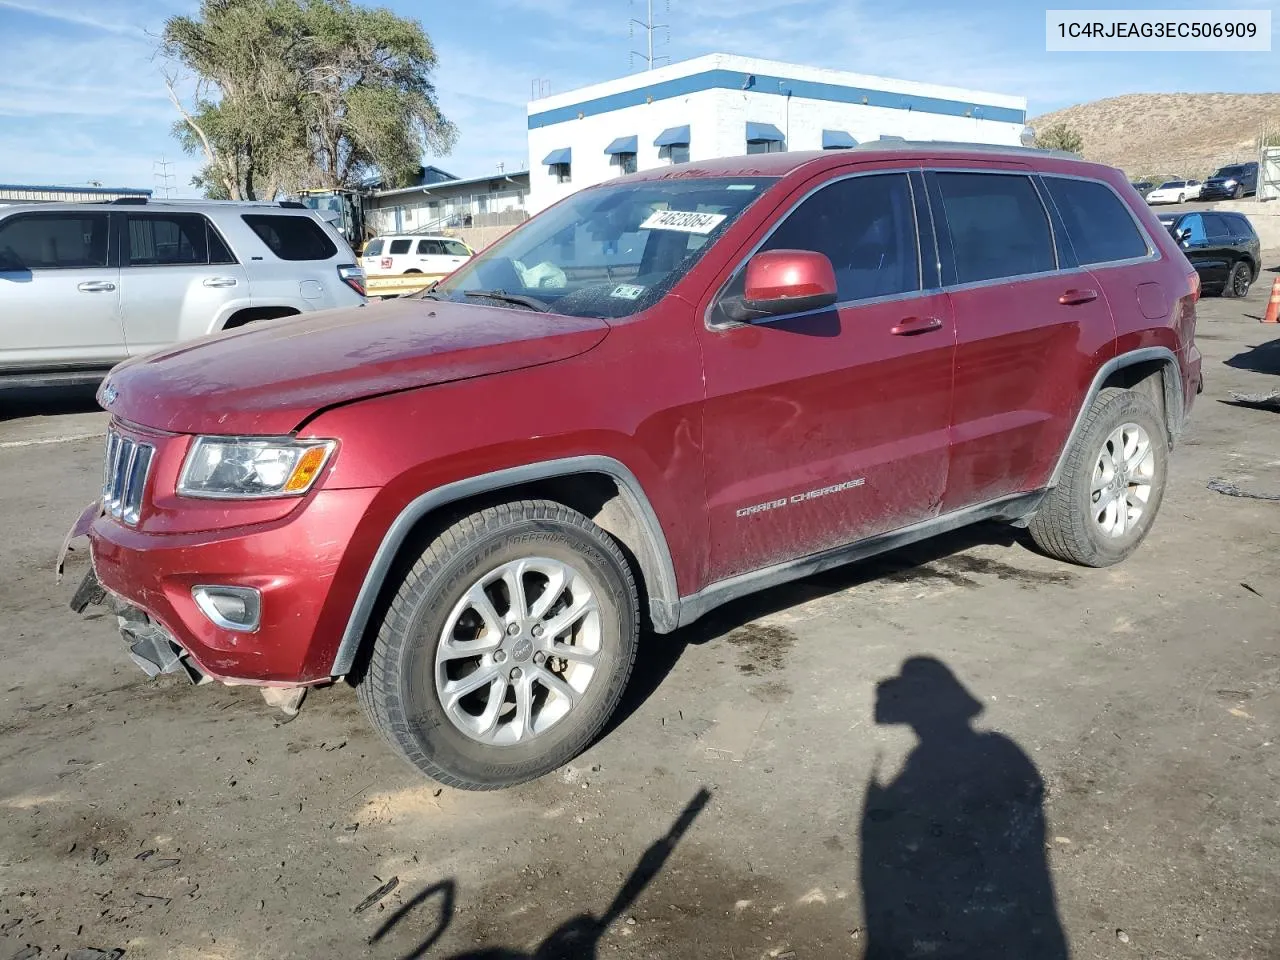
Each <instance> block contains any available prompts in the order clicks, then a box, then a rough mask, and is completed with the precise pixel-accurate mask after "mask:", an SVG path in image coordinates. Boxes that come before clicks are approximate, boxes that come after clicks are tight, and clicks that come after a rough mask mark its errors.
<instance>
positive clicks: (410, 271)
mask: <svg viewBox="0 0 1280 960" xmlns="http://www.w3.org/2000/svg"><path fill="white" fill-rule="evenodd" d="M421 272H422V271H421V270H415V269H413V268H410V269H408V270H406V271H405V272H404V275H405V276H406V277H407V276H409V274H411V273H421Z"/></svg>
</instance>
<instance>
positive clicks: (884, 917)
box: [861, 657, 1068, 960]
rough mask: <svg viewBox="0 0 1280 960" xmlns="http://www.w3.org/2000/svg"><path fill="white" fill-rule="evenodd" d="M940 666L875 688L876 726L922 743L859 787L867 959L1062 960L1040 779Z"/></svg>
mask: <svg viewBox="0 0 1280 960" xmlns="http://www.w3.org/2000/svg"><path fill="white" fill-rule="evenodd" d="M982 709H983V708H982V704H981V703H980V702H978V700H977V699H975V698H974V697H973V696H972V695H971V694H970V693H969V691H968V690H966V689H965V687H964V686H963V685H962V684H961V683H960V682H959V681H958V680H957V679H956V678H955V676H954V675H953V674H952V673H951V671H950V670H949V669H948V668H947V667H946V666H945V665H944V664H943V663H942V662H941V661H939V660H935V659H933V658H932V657H912V658H911V659H909V660H907V661H905V662H904V663H903V664H902V669H901V672H900V673H899V675H898V676H896V677H891V678H888V679H885V680H882V681H881V682H880V683H879V684H878V685H877V687H876V704H875V720H876V722H877V723H881V724H906V725H908V726H910V727H911V728H912V729H913V730H914V731H915V734H916V736H917V737H918V738H919V742H918V743H917V745H916V747H915V749H913V750H912V751H911V754H910V755H909V756H908V757H907V761H906V763H905V765H904V766H903V768H902V772H901V773H900V774H899V775H898V776H897V777H896V778H894V779H893V780H891V781H889V782H887V783H881V781H880V776H879V769H878V768H879V759H878V758H877V763H876V766H877V769H876V770H875V771H874V772H873V773H872V776H871V779H870V781H869V782H868V784H867V790H866V800H865V804H864V807H863V816H862V870H861V874H862V876H861V881H862V892H863V904H864V908H865V909H864V913H865V918H866V930H867V952H866V960H902V958H905V957H916V956H921V957H923V956H928V957H929V958H930V960H1030V958H1033V957H1034V958H1035V960H1066V958H1067V955H1068V954H1067V944H1066V939H1065V936H1064V934H1063V931H1062V926H1061V923H1060V922H1059V920H1058V915H1057V907H1056V902H1055V897H1054V891H1053V881H1052V880H1051V879H1050V876H1049V866H1048V862H1047V859H1046V856H1045V820H1044V809H1043V806H1042V804H1043V799H1044V782H1043V781H1042V780H1041V778H1040V774H1039V772H1038V771H1037V770H1036V767H1035V764H1033V763H1032V762H1031V760H1030V758H1029V757H1028V756H1027V755H1026V754H1025V753H1023V752H1022V750H1021V749H1020V748H1019V747H1018V745H1017V744H1016V743H1014V742H1013V741H1012V740H1010V739H1009V738H1008V737H1006V736H1004V735H1003V734H1000V733H993V732H986V731H980V730H975V729H974V728H973V727H972V725H971V724H972V722H973V720H974V718H976V717H977V716H978V715H979V714H981V713H982Z"/></svg>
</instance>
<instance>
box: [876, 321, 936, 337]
mask: <svg viewBox="0 0 1280 960" xmlns="http://www.w3.org/2000/svg"><path fill="white" fill-rule="evenodd" d="M941 329H942V321H941V320H939V319H938V318H937V317H907V318H906V319H905V320H899V321H898V323H897V324H896V325H895V326H892V327H890V328H889V332H890V333H892V334H893V335H894V336H895V337H912V336H915V335H916V334H917V333H928V332H929V331H930V330H941Z"/></svg>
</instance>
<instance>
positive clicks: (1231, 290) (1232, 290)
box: [1222, 260, 1253, 298]
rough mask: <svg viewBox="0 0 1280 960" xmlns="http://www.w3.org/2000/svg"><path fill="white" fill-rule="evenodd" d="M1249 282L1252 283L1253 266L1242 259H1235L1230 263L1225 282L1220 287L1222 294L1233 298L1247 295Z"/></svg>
mask: <svg viewBox="0 0 1280 960" xmlns="http://www.w3.org/2000/svg"><path fill="white" fill-rule="evenodd" d="M1251 283H1253V268H1252V267H1250V266H1249V264H1247V263H1245V262H1244V261H1243V260H1237V261H1236V262H1235V263H1233V264H1232V265H1231V272H1230V273H1228V274H1227V283H1226V286H1224V287H1223V288H1222V295H1223V296H1224V297H1235V298H1242V297H1247V296H1248V295H1249V285H1250V284H1251Z"/></svg>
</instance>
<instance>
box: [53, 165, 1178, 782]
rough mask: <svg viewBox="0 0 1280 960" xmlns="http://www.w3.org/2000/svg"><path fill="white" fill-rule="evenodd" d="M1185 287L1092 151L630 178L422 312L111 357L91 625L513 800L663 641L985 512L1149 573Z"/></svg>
mask: <svg viewBox="0 0 1280 960" xmlns="http://www.w3.org/2000/svg"><path fill="white" fill-rule="evenodd" d="M1198 295H1199V284H1198V282H1197V278H1196V275H1195V272H1194V271H1193V270H1192V269H1191V267H1190V265H1189V264H1188V263H1187V261H1186V258H1185V257H1183V255H1182V253H1181V252H1180V251H1179V249H1178V245H1177V244H1176V243H1175V242H1174V241H1173V239H1172V238H1171V237H1170V235H1169V234H1168V232H1167V231H1165V230H1164V229H1163V228H1162V227H1161V226H1160V223H1159V221H1158V220H1157V219H1156V218H1155V216H1154V215H1153V214H1152V213H1151V212H1150V211H1149V210H1148V209H1147V208H1146V206H1145V205H1144V204H1143V203H1142V201H1141V199H1140V198H1139V197H1138V195H1137V194H1136V193H1135V192H1134V190H1133V188H1132V187H1130V186H1129V184H1128V183H1127V182H1126V180H1125V178H1124V176H1123V174H1121V173H1120V171H1118V170H1113V169H1111V168H1109V167H1103V166H1098V165H1097V164H1092V163H1085V162H1083V161H1081V160H1079V159H1076V158H1073V157H1072V156H1070V155H1066V154H1054V153H1046V152H1042V151H1035V150H1025V149H1017V148H983V147H975V146H964V145H957V144H943V143H927V144H915V145H913V144H907V143H892V144H885V143H883V142H881V143H871V144H868V145H867V146H865V147H855V148H853V149H850V150H841V151H836V152H826V153H816V152H815V153H771V154H759V155H755V156H749V157H730V158H724V159H719V160H707V161H702V162H698V163H687V164H682V165H679V166H676V167H662V168H659V169H655V170H651V171H646V172H643V173H639V174H634V175H630V176H626V177H621V178H618V179H616V180H611V181H608V182H606V183H603V184H600V185H598V186H594V187H590V188H588V189H585V190H582V191H579V192H578V193H575V194H573V195H571V196H569V197H567V198H565V199H564V200H562V201H560V202H559V203H558V204H556V205H555V206H553V207H551V208H549V209H547V210H545V211H543V212H542V213H540V214H539V215H538V216H536V217H534V218H533V219H532V220H530V221H528V222H527V223H525V224H523V225H522V226H520V227H518V228H517V229H516V230H514V231H512V232H511V233H509V234H507V235H506V236H505V237H503V238H502V239H501V240H499V241H497V242H496V243H494V244H493V245H492V246H490V247H489V248H488V249H486V250H485V251H484V252H483V253H481V254H479V255H478V256H476V257H475V258H474V259H472V260H471V261H469V262H468V263H466V264H465V265H463V266H462V267H461V268H460V269H458V270H457V271H456V272H455V273H453V274H451V275H450V276H449V277H448V278H447V279H445V280H444V281H442V282H441V283H440V284H439V285H438V286H437V287H435V289H434V290H433V291H431V292H424V293H423V294H421V295H416V296H415V297H409V298H402V299H397V300H393V301H389V302H387V303H384V304H379V305H377V306H372V307H366V308H361V309H357V310H346V311H330V312H327V313H323V314H320V315H318V316H312V317H300V318H297V319H296V320H292V319H287V320H275V321H271V322H269V323H267V324H265V325H262V326H251V327H246V328H244V329H242V330H235V331H232V332H231V333H229V334H226V335H223V336H221V337H219V338H216V339H213V340H207V341H201V342H197V343H195V344H188V345H185V346H183V347H181V348H175V349H172V350H169V351H167V352H162V353H159V354H155V355H152V356H148V357H143V358H139V359H136V360H131V361H128V362H127V363H125V364H123V365H122V366H120V367H118V368H116V369H115V370H114V371H113V372H112V374H111V375H110V377H109V378H108V379H107V381H106V382H105V383H104V385H103V386H102V388H101V390H100V391H99V398H100V400H101V402H102V403H103V404H104V406H105V407H106V408H107V410H108V411H109V412H110V414H111V424H110V428H109V432H108V440H107V460H108V462H107V465H106V470H105V485H104V489H103V499H102V502H101V503H100V504H95V505H94V506H93V507H91V508H90V509H89V510H88V511H86V512H85V514H84V515H83V516H82V517H81V519H80V522H79V523H78V524H77V525H76V527H75V528H74V530H73V533H76V532H79V533H87V534H88V536H89V542H90V551H91V557H92V562H93V568H92V571H91V572H90V573H89V575H88V577H87V579H86V581H85V583H84V584H82V588H81V590H80V591H79V592H78V594H77V599H76V601H75V604H74V605H75V606H77V607H79V608H80V609H84V608H85V607H86V605H87V604H88V602H90V601H92V600H95V599H97V600H105V601H106V602H107V603H108V604H109V605H110V606H111V608H112V609H113V611H114V612H115V613H116V615H117V616H118V617H119V621H118V622H119V624H120V627H121V630H122V632H123V633H124V635H125V639H126V642H127V644H128V646H129V650H130V652H131V654H132V655H133V659H134V660H135V662H137V663H138V664H139V665H140V666H142V667H143V669H145V670H147V671H148V672H150V673H153V674H154V673H157V672H162V671H163V672H174V673H179V674H183V673H185V674H186V675H188V676H190V677H192V678H193V679H205V678H211V679H214V680H219V681H221V682H224V683H249V684H256V685H259V686H262V687H264V688H266V689H267V690H268V692H269V693H270V697H269V699H272V700H274V701H275V702H277V703H279V704H280V705H282V706H284V707H285V708H286V709H288V710H291V711H296V708H297V706H298V705H299V703H300V700H301V696H302V693H303V692H304V691H305V690H306V688H308V687H310V686H314V685H316V684H325V683H332V682H334V681H336V680H340V679H346V680H347V681H348V682H349V683H352V684H354V685H355V686H356V689H357V693H358V695H359V698H360V700H361V702H362V703H363V705H364V708H365V711H366V713H367V714H368V717H369V719H370V721H371V722H372V723H373V724H374V725H375V726H376V727H377V728H378V729H379V730H381V732H382V733H383V735H384V736H385V737H386V739H387V741H388V742H389V743H390V744H391V745H392V747H393V748H394V749H395V750H397V751H398V752H399V753H400V754H401V755H402V756H404V757H405V758H406V759H407V760H408V761H409V762H410V763H412V764H414V765H415V766H416V767H417V768H418V769H419V770H421V771H423V772H424V773H427V774H429V775H431V776H433V777H437V778H439V779H440V780H442V781H444V782H446V783H450V784H453V785H456V786H459V787H467V788H472V789H490V788H494V787H501V786H507V785H510V784H514V783H519V782H521V781H524V780H528V779H531V778H533V777H537V776H540V775H542V774H545V773H547V772H548V771H550V770H552V769H554V768H556V767H557V766H559V765H560V764H563V763H565V762H566V761H568V760H569V759H570V758H572V757H573V756H574V755H575V754H577V753H578V752H579V751H581V750H582V749H583V748H584V747H585V746H587V744H589V743H590V742H591V740H592V739H593V738H594V737H595V736H596V735H597V734H599V732H600V731H601V729H602V728H603V727H604V725H605V723H606V722H607V721H608V719H609V716H610V714H612V713H613V711H614V709H615V707H616V706H617V705H618V703H619V700H620V698H621V697H622V695H623V690H624V688H625V687H626V684H627V680H628V677H629V675H630V674H631V670H632V667H633V665H634V663H635V661H636V658H637V656H647V655H650V654H651V653H652V651H653V650H655V649H656V648H657V647H658V646H660V644H661V643H662V641H661V640H660V639H654V638H650V637H646V638H645V640H644V641H643V642H642V641H641V628H642V626H643V627H644V628H645V629H646V631H652V632H655V633H659V634H663V633H668V632H671V631H673V630H676V629H678V628H680V627H683V626H685V625H686V624H689V623H691V622H692V621H694V620H696V619H698V618H699V617H701V616H702V615H703V614H705V613H707V611H709V610H712V609H714V608H715V607H717V606H719V605H720V604H723V603H725V602H727V601H730V600H733V599H734V598H735V597H741V596H743V595H745V594H748V593H751V592H753V591H756V590H761V589H764V588H766V587H769V586H771V585H774V584H778V583H783V582H785V581H788V580H792V579H795V578H797V577H802V576H805V575H808V574H811V573H815V572H818V571H821V570H825V569H827V568H829V567H833V566H836V565H837V564H841V563H846V562H849V561H852V560H857V559H859V558H862V557H867V556H870V555H872V554H876V553H879V552H882V551H885V550H889V549H892V548H894V547H898V546H901V545H903V544H908V543H912V542H914V541H917V540H921V539H923V538H926V537H930V536H933V535H935V534H939V533H942V532H945V531H948V530H953V529H955V528H957V527H959V526H962V525H964V524H969V523H974V522H976V521H980V520H999V521H1005V522H1008V523H1011V524H1014V525H1017V526H1023V527H1027V528H1029V532H1030V535H1031V537H1032V538H1034V540H1035V542H1036V543H1037V544H1038V545H1039V546H1040V548H1041V549H1042V550H1044V551H1045V552H1046V553H1048V554H1050V555H1052V556H1054V557H1058V558H1060V559H1062V560H1065V561H1069V562H1073V563H1079V564H1084V565H1087V566H1094V567H1101V566H1106V565H1108V564H1113V563H1117V562H1119V561H1121V560H1123V559H1124V558H1126V557H1127V556H1129V555H1130V554H1131V553H1133V551H1134V550H1136V549H1137V547H1138V545H1139V544H1140V543H1141V542H1142V540H1143V538H1144V537H1145V536H1146V535H1147V533H1148V532H1149V531H1150V530H1151V526H1152V523H1153V522H1154V520H1155V516H1156V512H1157V511H1158V510H1159V509H1160V502H1161V499H1162V497H1163V494H1164V489H1165V483H1166V478H1167V474H1168V469H1169V456H1170V451H1171V449H1172V448H1173V444H1174V441H1175V439H1176V438H1177V437H1178V435H1179V433H1180V432H1181V430H1182V427H1183V423H1184V421H1185V419H1186V417H1187V415H1188V413H1189V412H1190V410H1191V406H1192V402H1193V401H1194V399H1195V396H1196V393H1197V392H1198V391H1199V389H1200V352H1199V350H1198V349H1197V348H1196V344H1195V325H1196V301H1197V297H1198ZM99 584H100V586H99ZM104 590H105V593H104ZM623 735H626V734H625V733H624V734H623ZM842 735H844V734H843V733H841V732H839V731H837V730H836V729H835V728H834V727H833V731H832V736H842ZM639 747H640V744H637V748H639ZM140 748H141V747H140Z"/></svg>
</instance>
